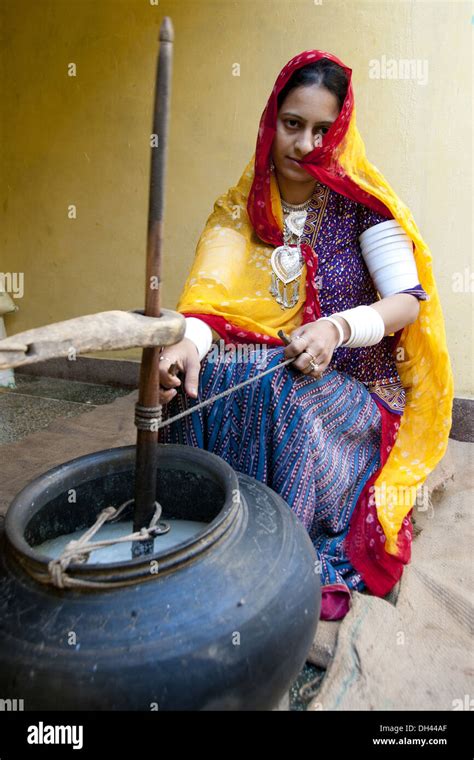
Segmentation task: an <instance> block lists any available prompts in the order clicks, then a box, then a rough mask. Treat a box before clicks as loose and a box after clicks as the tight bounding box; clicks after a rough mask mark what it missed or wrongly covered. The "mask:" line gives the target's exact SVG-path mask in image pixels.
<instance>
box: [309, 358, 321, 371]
mask: <svg viewBox="0 0 474 760" xmlns="http://www.w3.org/2000/svg"><path fill="white" fill-rule="evenodd" d="M309 365H310V367H311V368H312V369H314V370H316V369H319V364H318V363H317V362H315V361H313V360H311V361H310V363H309Z"/></svg>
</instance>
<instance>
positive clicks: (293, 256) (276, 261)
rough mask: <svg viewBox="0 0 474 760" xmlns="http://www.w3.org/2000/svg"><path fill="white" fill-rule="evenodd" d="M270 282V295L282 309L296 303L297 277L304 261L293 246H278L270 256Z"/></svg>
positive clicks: (299, 252) (297, 291)
mask: <svg viewBox="0 0 474 760" xmlns="http://www.w3.org/2000/svg"><path fill="white" fill-rule="evenodd" d="M270 264H271V267H272V282H271V285H270V293H271V294H272V296H274V298H275V299H276V301H277V303H279V304H280V305H281V306H282V307H283V308H284V309H291V308H292V307H293V306H294V305H295V304H296V303H297V301H298V295H299V277H300V275H301V272H302V271H303V266H304V259H303V257H302V255H301V251H300V249H299V248H297V247H296V246H294V245H286V244H285V245H279V246H278V248H275V250H274V251H273V253H272V255H271V259H270Z"/></svg>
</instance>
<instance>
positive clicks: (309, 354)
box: [303, 349, 314, 361]
mask: <svg viewBox="0 0 474 760" xmlns="http://www.w3.org/2000/svg"><path fill="white" fill-rule="evenodd" d="M303 353H304V354H308V356H311V359H312V360H313V361H314V356H313V354H311V353H310V352H309V351H307V350H306V349H305V350H304V351H303Z"/></svg>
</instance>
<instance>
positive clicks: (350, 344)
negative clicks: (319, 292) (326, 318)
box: [332, 306, 385, 348]
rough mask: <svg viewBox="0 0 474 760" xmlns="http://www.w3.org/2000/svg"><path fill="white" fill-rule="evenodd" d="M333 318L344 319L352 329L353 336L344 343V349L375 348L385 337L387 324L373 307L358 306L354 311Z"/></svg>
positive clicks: (339, 312) (337, 314)
mask: <svg viewBox="0 0 474 760" xmlns="http://www.w3.org/2000/svg"><path fill="white" fill-rule="evenodd" d="M332 316H333V317H343V319H345V320H346V322H347V324H348V325H349V327H350V330H351V334H350V336H349V338H348V339H347V341H346V342H345V343H343V344H342V345H343V347H344V348H359V347H361V346H374V345H375V344H376V343H380V341H381V340H382V338H383V337H384V335H385V322H384V321H383V319H382V317H381V315H380V314H379V312H378V311H377V310H376V309H373V308H372V306H356V307H355V308H354V309H347V310H346V311H338V312H336V313H335V314H333V315H332Z"/></svg>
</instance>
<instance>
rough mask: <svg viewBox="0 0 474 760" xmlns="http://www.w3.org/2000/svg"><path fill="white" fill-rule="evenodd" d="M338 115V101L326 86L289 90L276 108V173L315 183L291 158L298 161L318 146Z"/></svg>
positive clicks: (288, 180) (289, 178)
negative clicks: (277, 109)
mask: <svg viewBox="0 0 474 760" xmlns="http://www.w3.org/2000/svg"><path fill="white" fill-rule="evenodd" d="M338 115H339V103H338V100H337V98H336V96H335V95H333V94H332V92H329V90H327V89H326V88H325V87H321V86H320V85H310V86H307V87H295V89H294V90H291V92H290V93H289V94H288V95H287V96H286V98H285V100H284V101H283V103H282V104H281V107H280V109H279V111H278V116H277V129H276V134H275V137H274V139H273V144H272V153H271V155H272V158H273V163H274V164H275V169H276V172H277V175H278V174H279V175H280V177H282V178H283V179H284V180H285V181H286V182H287V183H288V182H298V183H304V182H313V183H314V177H312V176H311V175H310V174H309V173H308V172H307V171H306V169H303V168H302V167H300V166H298V164H297V163H296V162H295V161H294V160H292V159H295V158H297V159H299V160H301V159H302V158H304V156H306V154H307V153H311V151H312V150H313V149H314V148H315V147H320V146H321V145H322V142H321V141H322V139H323V138H324V135H325V134H326V132H327V131H328V129H329V127H330V126H331V124H332V123H333V121H335V120H336V119H337V117H338Z"/></svg>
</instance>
